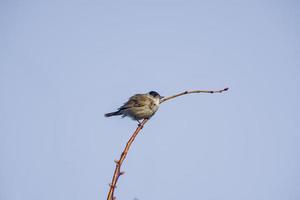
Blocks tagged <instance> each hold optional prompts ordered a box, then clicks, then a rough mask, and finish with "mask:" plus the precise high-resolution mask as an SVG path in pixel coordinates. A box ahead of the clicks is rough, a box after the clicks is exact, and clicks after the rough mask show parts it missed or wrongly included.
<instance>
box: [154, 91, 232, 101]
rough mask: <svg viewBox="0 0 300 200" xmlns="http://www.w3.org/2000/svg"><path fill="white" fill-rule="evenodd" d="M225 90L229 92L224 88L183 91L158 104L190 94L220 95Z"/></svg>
mask: <svg viewBox="0 0 300 200" xmlns="http://www.w3.org/2000/svg"><path fill="white" fill-rule="evenodd" d="M227 90H229V88H224V89H222V90H191V91H184V92H181V93H179V94H175V95H173V96H169V97H165V98H163V99H162V100H161V101H160V103H163V102H165V101H168V100H170V99H174V98H176V97H179V96H182V95H186V94H192V93H210V94H214V93H222V92H225V91H227Z"/></svg>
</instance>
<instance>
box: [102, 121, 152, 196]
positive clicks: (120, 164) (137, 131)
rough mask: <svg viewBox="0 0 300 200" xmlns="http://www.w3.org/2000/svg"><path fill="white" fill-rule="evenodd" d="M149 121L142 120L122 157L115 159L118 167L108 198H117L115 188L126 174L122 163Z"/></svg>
mask: <svg viewBox="0 0 300 200" xmlns="http://www.w3.org/2000/svg"><path fill="white" fill-rule="evenodd" d="M147 121H148V119H144V120H143V121H142V123H141V124H139V126H138V127H137V128H136V130H135V131H134V133H133V134H132V136H131V137H130V139H129V140H128V142H127V144H126V146H125V149H124V150H123V152H122V154H121V156H120V159H119V160H115V163H116V168H115V172H114V176H113V178H112V180H111V184H109V186H110V189H109V192H108V195H107V200H115V199H116V197H114V191H115V188H116V187H117V181H118V179H119V177H120V176H121V175H123V174H124V172H121V166H122V163H123V161H124V160H125V158H126V155H127V153H128V151H129V148H130V146H131V144H132V142H133V141H134V139H135V138H136V136H137V134H138V133H139V132H140V130H142V128H143V127H144V125H145V124H146V123H147Z"/></svg>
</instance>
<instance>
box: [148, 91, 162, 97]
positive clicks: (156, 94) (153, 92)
mask: <svg viewBox="0 0 300 200" xmlns="http://www.w3.org/2000/svg"><path fill="white" fill-rule="evenodd" d="M149 94H150V95H151V96H153V97H160V98H161V96H160V95H159V94H158V93H157V92H155V91H151V92H149Z"/></svg>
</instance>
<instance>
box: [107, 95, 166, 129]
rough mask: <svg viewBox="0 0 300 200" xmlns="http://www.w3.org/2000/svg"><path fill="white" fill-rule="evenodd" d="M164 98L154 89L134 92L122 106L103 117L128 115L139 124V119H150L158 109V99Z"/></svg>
mask: <svg viewBox="0 0 300 200" xmlns="http://www.w3.org/2000/svg"><path fill="white" fill-rule="evenodd" d="M162 98H164V97H163V96H160V94H159V93H157V92H155V91H150V92H148V93H145V94H135V95H133V96H132V97H130V98H129V100H128V101H127V102H125V103H124V105H123V106H121V107H120V108H118V110H117V111H115V112H110V113H106V114H105V115H104V116H105V117H112V116H118V115H122V117H130V118H131V119H133V120H136V121H137V122H138V124H139V125H141V122H140V120H142V119H150V118H151V117H152V116H153V115H154V114H155V113H156V111H157V110H158V108H159V104H160V100H161V99H162Z"/></svg>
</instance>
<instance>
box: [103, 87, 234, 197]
mask: <svg viewBox="0 0 300 200" xmlns="http://www.w3.org/2000/svg"><path fill="white" fill-rule="evenodd" d="M228 89H229V88H224V89H222V90H191V91H185V92H182V93H179V94H176V95H173V96H169V97H165V98H163V99H162V100H161V102H160V103H163V102H165V101H167V100H170V99H174V98H176V97H179V96H182V95H186V94H192V93H211V94H213V93H221V92H224V91H227V90H228ZM147 121H148V119H144V120H143V121H142V123H141V124H140V125H139V126H138V127H137V128H136V130H135V131H134V133H133V134H132V136H131V137H130V139H129V140H128V142H127V144H126V146H125V148H124V150H123V152H122V154H121V156H120V159H119V160H115V163H116V168H115V172H114V175H113V178H112V180H111V183H110V184H109V186H110V188H109V192H108V195H107V200H115V199H116V197H115V196H114V191H115V188H116V187H117V182H118V179H119V177H120V176H121V175H123V174H124V172H121V166H122V163H123V161H124V160H125V158H126V155H127V153H128V151H129V149H130V146H131V144H132V143H133V141H134V139H135V138H136V136H137V135H138V133H139V132H140V131H141V130H142V128H143V127H144V125H145V124H146V123H147Z"/></svg>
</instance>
